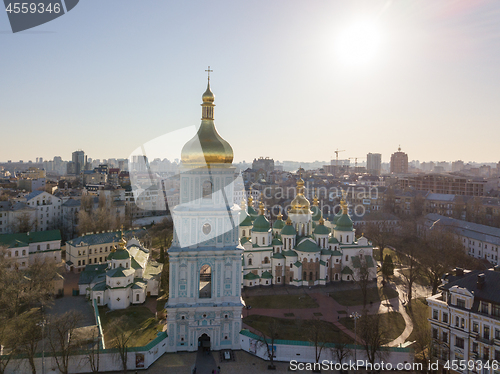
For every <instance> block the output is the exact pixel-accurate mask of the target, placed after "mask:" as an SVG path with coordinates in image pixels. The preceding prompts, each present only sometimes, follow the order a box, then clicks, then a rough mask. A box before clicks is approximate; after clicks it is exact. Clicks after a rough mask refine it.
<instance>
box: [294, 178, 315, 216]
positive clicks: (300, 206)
mask: <svg viewBox="0 0 500 374" xmlns="http://www.w3.org/2000/svg"><path fill="white" fill-rule="evenodd" d="M290 205H291V206H292V208H291V209H290V213H295V214H310V213H311V210H310V209H309V208H310V206H311V203H309V200H307V199H306V197H305V196H304V180H303V179H302V178H299V180H298V181H297V195H296V196H295V198H294V199H293V200H292V202H291V204H290Z"/></svg>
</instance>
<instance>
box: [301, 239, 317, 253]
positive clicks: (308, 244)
mask: <svg viewBox="0 0 500 374" xmlns="http://www.w3.org/2000/svg"><path fill="white" fill-rule="evenodd" d="M295 249H296V250H297V251H300V252H319V251H320V248H319V247H318V245H317V244H316V243H315V242H314V241H313V240H312V239H310V238H306V239H304V240H302V241H301V242H300V243H299V244H298V245H297V246H296V247H295Z"/></svg>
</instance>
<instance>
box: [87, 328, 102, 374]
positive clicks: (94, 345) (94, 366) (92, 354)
mask: <svg viewBox="0 0 500 374" xmlns="http://www.w3.org/2000/svg"><path fill="white" fill-rule="evenodd" d="M100 358H101V336H100V335H99V333H97V334H96V333H95V330H94V331H93V333H92V337H91V341H90V344H89V346H88V347H87V349H86V351H85V358H84V360H85V361H86V362H88V364H89V366H90V370H92V373H98V372H99V363H100Z"/></svg>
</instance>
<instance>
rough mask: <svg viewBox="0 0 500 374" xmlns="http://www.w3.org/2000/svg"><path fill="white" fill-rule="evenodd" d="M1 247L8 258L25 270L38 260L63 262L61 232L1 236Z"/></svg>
mask: <svg viewBox="0 0 500 374" xmlns="http://www.w3.org/2000/svg"><path fill="white" fill-rule="evenodd" d="M0 247H3V248H5V251H6V256H7V258H9V259H12V260H13V261H15V263H16V264H17V265H16V266H17V268H19V269H25V268H27V267H28V265H29V264H32V263H33V262H35V261H36V260H40V261H53V262H56V263H59V262H61V233H60V232H59V230H50V231H35V232H28V233H16V234H2V235H0Z"/></svg>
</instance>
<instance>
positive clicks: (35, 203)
mask: <svg viewBox="0 0 500 374" xmlns="http://www.w3.org/2000/svg"><path fill="white" fill-rule="evenodd" d="M22 200H24V201H25V202H26V204H27V205H28V207H30V208H34V209H36V214H35V221H34V226H35V230H36V231H45V230H50V229H54V228H58V227H59V226H60V225H61V216H62V213H61V204H62V201H61V199H60V198H58V197H55V196H54V195H51V194H49V193H47V192H45V191H34V192H32V193H30V194H28V195H26V196H25V197H24V198H23V199H22Z"/></svg>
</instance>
